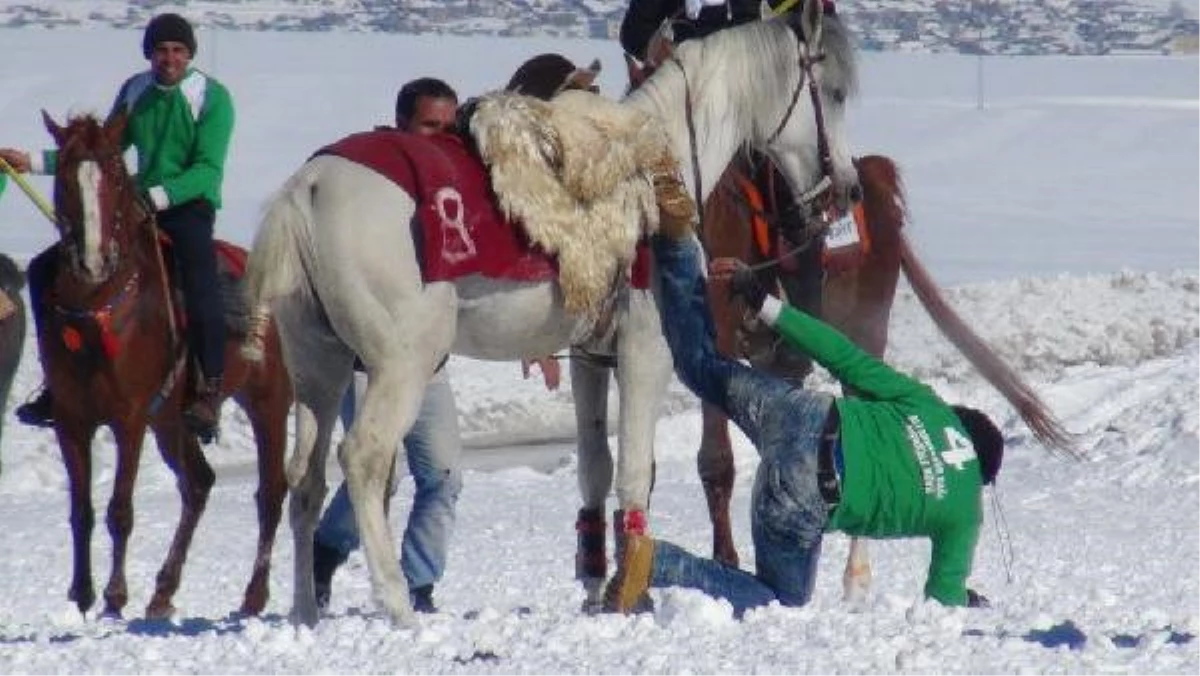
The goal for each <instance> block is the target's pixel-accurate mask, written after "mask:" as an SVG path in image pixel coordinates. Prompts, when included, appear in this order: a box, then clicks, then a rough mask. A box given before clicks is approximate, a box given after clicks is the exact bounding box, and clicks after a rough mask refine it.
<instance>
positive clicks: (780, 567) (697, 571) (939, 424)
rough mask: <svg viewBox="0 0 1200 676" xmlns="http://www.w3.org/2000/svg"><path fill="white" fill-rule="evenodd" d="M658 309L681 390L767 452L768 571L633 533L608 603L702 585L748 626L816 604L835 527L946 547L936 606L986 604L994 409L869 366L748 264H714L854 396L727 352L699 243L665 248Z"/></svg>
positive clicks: (758, 549) (997, 455) (764, 524)
mask: <svg viewBox="0 0 1200 676" xmlns="http://www.w3.org/2000/svg"><path fill="white" fill-rule="evenodd" d="M653 244H654V254H655V264H656V275H657V277H658V282H659V284H660V294H659V311H660V314H661V316H662V324H663V330H664V332H665V333H666V338H667V342H668V344H669V345H670V348H671V354H672V356H673V358H674V361H675V372H676V374H677V375H678V376H679V379H680V380H681V381H682V382H683V383H684V384H685V385H687V386H688V387H689V388H690V389H691V390H692V391H693V392H694V393H695V394H696V395H697V396H699V397H700V398H701V399H703V400H704V401H706V402H708V403H710V404H712V405H714V406H717V407H718V408H720V409H721V410H722V411H724V412H725V413H726V414H727V415H728V416H729V418H730V419H731V420H733V421H734V422H735V423H736V424H737V425H738V426H739V427H740V428H741V429H742V431H743V432H745V434H746V436H747V437H748V438H749V439H750V441H751V442H752V443H753V444H754V446H755V448H757V449H758V452H759V454H760V456H761V462H760V464H759V467H758V474H757V476H756V477H755V482H754V489H753V495H752V497H751V514H750V517H751V527H752V534H753V540H754V552H755V562H756V565H757V570H756V572H755V574H753V575H751V574H750V573H747V572H744V571H742V570H739V569H737V568H735V567H731V566H727V565H725V564H722V563H719V562H717V561H713V560H711V559H706V558H701V557H697V556H694V555H692V554H689V553H688V552H686V551H684V550H683V549H681V548H680V547H678V546H676V545H673V544H671V543H669V542H665V541H656V540H653V539H651V538H649V537H648V536H638V535H629V536H627V537H628V539H627V541H626V545H625V551H624V555H623V557H622V560H621V561H619V562H618V571H617V575H616V576H615V577H614V578H613V579H612V581H610V583H609V586H608V588H607V589H606V599H605V602H606V607H607V609H608V610H611V611H617V612H629V611H631V610H634V609H636V608H637V607H638V606H639V602H640V600H641V599H642V597H643V596H644V595H645V592H646V589H647V587H650V586H653V587H669V586H680V587H689V588H694V589H700V590H702V591H704V592H706V593H709V594H711V595H714V596H718V597H721V598H724V599H727V600H728V601H729V602H730V603H731V604H732V605H733V608H734V611H735V614H736V615H737V616H739V617H740V616H741V615H742V613H743V612H745V610H746V609H748V608H753V607H756V606H761V605H765V604H767V603H770V602H771V601H779V602H780V603H781V604H783V605H785V606H802V605H804V604H805V603H807V602H808V600H809V598H810V597H811V596H812V589H813V584H814V582H815V578H816V571H817V559H818V557H819V556H820V551H821V538H822V536H823V534H824V533H825V531H829V530H838V531H843V532H845V533H847V534H849V535H860V536H867V537H873V538H895V537H927V538H929V539H930V541H931V542H932V545H933V546H932V551H931V556H930V564H929V572H928V576H927V578H926V582H925V596H926V597H927V598H932V599H935V600H937V601H939V602H941V603H943V604H945V605H955V606H962V605H982V604H984V603H986V600H985V599H984V598H983V597H982V596H979V595H977V594H975V593H974V592H972V591H970V590H968V589H967V577H968V576H969V575H970V573H971V561H972V558H973V556H974V552H975V544H976V541H977V540H978V537H979V528H980V523H981V520H982V504H981V499H980V493H981V487H982V486H983V485H985V484H990V483H992V482H994V481H995V479H996V474H997V473H998V472H999V470H1000V463H1001V460H1002V458H1003V452H1004V438H1003V436H1002V435H1001V434H1000V431H999V430H998V429H997V428H996V426H995V425H994V424H993V423H992V422H991V421H990V420H989V419H988V418H987V416H986V415H984V414H983V413H981V412H979V411H977V410H974V409H970V408H966V407H960V406H951V405H949V404H947V403H946V402H944V401H942V399H940V398H939V397H938V395H937V394H936V393H935V392H934V391H933V390H932V389H931V388H929V387H928V386H927V385H923V384H921V383H919V382H917V381H916V380H913V379H912V378H910V377H908V376H906V375H904V374H901V373H899V372H897V371H895V370H893V369H892V368H891V367H889V366H888V365H887V364H884V363H883V362H882V361H880V360H878V359H876V358H874V357H872V356H870V355H868V354H867V353H865V352H863V351H862V350H861V349H859V348H858V347H857V346H856V345H854V344H853V343H852V342H850V340H849V339H847V338H846V337H845V336H843V335H842V334H841V333H839V332H837V331H836V330H835V329H833V328H832V327H830V326H828V325H826V324H824V323H822V322H820V321H819V320H816V319H814V318H812V317H810V316H809V315H807V314H805V313H803V312H801V311H800V310H797V309H795V308H792V307H790V306H788V305H785V304H783V303H782V302H780V301H779V300H778V299H776V298H774V297H772V296H769V295H767V293H766V291H765V290H764V289H763V288H762V287H761V286H760V285H759V284H758V282H757V281H756V280H755V277H754V275H753V274H752V273H751V271H750V270H749V269H748V268H746V267H745V266H744V265H741V264H740V263H739V262H737V261H732V260H729V259H723V260H718V261H714V263H713V265H712V267H711V269H710V272H711V274H713V275H714V276H715V277H717V278H722V277H730V278H731V279H730V286H731V291H732V293H734V294H735V295H738V296H740V297H741V298H742V299H743V300H744V301H745V302H746V305H747V307H748V308H749V309H750V310H751V311H752V312H755V313H757V315H758V316H759V317H760V318H761V319H762V320H763V321H764V322H766V323H767V324H769V325H771V326H773V327H775V329H776V330H777V331H779V333H780V334H781V335H782V336H783V338H784V340H786V341H788V342H789V343H791V344H792V345H793V346H794V347H796V348H797V349H799V350H801V351H802V352H804V353H805V354H808V355H810V356H812V358H813V359H814V360H815V361H817V362H818V363H820V364H821V365H822V366H824V367H825V368H826V369H828V370H829V372H830V373H831V374H833V376H834V377H836V378H837V379H838V380H839V381H841V382H842V383H843V384H844V385H848V386H849V387H850V388H852V389H853V391H854V392H855V394H853V395H850V396H846V397H842V398H835V397H833V396H832V395H829V394H823V393H817V392H812V391H808V390H804V389H802V388H798V387H795V386H793V385H791V384H789V383H788V382H787V381H785V380H782V379H780V378H776V377H773V376H771V375H769V374H766V373H764V372H761V371H757V370H754V369H752V368H749V367H747V366H745V365H743V364H741V363H740V362H738V361H735V360H733V359H730V358H727V357H725V356H723V355H721V354H719V353H718V352H717V350H716V346H715V342H714V338H713V336H714V332H713V325H712V318H711V316H710V314H709V311H708V307H707V304H706V296H705V282H704V279H703V277H702V274H701V260H700V252H699V247H698V246H697V244H696V242H695V241H694V240H691V239H685V240H672V239H669V238H667V237H664V236H661V235H659V236H656V237H655V240H654V243H653Z"/></svg>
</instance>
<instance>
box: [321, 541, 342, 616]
mask: <svg viewBox="0 0 1200 676" xmlns="http://www.w3.org/2000/svg"><path fill="white" fill-rule="evenodd" d="M346 558H347V557H346V555H345V554H342V553H341V552H339V551H338V550H336V549H334V548H333V547H328V546H326V545H323V544H321V543H320V542H319V541H318V540H315V539H314V540H313V582H314V583H315V585H314V586H315V587H316V592H317V607H318V608H320V609H322V610H324V609H326V608H328V607H329V599H330V598H331V597H332V596H333V574H334V573H335V572H337V569H338V566H340V565H342V564H343V563H345V562H346Z"/></svg>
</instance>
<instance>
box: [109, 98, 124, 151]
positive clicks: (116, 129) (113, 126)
mask: <svg viewBox="0 0 1200 676" xmlns="http://www.w3.org/2000/svg"><path fill="white" fill-rule="evenodd" d="M128 122H129V115H127V114H126V112H125V107H124V106H122V107H120V108H118V109H117V110H115V111H113V114H112V115H109V116H108V119H107V120H105V121H104V137H105V139H106V140H107V141H108V142H109V143H110V144H112V145H114V146H117V147H118V148H119V147H121V137H122V136H124V135H125V124H126V123H128Z"/></svg>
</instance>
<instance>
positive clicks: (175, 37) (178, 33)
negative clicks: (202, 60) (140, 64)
mask: <svg viewBox="0 0 1200 676" xmlns="http://www.w3.org/2000/svg"><path fill="white" fill-rule="evenodd" d="M160 42H182V43H183V44H184V46H186V47H187V48H188V51H189V52H191V55H192V56H193V57H194V56H196V34H195V33H193V32H192V24H190V23H188V20H187V19H185V18H183V17H181V16H179V15H178V14H174V13H171V12H168V13H166V14H159V15H158V16H156V17H154V18H153V19H151V20H150V23H148V24H146V32H145V33H144V34H143V35H142V56H145V57H146V58H147V59H148V58H150V55H151V54H152V53H153V52H154V47H155V45H157V44H158V43H160Z"/></svg>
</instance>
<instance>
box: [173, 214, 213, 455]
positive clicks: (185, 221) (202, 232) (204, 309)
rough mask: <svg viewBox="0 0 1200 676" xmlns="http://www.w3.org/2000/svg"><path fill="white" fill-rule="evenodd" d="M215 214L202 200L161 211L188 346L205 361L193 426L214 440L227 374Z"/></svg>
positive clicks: (191, 419) (191, 420)
mask: <svg viewBox="0 0 1200 676" xmlns="http://www.w3.org/2000/svg"><path fill="white" fill-rule="evenodd" d="M215 219H216V212H215V210H214V209H213V207H212V205H211V204H209V203H208V201H206V200H203V199H197V200H193V201H191V202H185V203H183V204H180V205H177V206H173V207H171V208H169V209H167V210H165V211H160V212H159V213H158V226H159V227H160V228H162V229H163V230H164V231H165V232H166V233H167V234H168V235H170V236H171V241H172V242H173V251H174V254H175V260H176V261H178V263H179V270H178V271H179V274H180V282H181V286H182V288H183V295H184V300H185V302H186V304H187V314H188V347H189V348H190V349H191V350H192V354H193V355H195V356H196V358H197V359H198V360H199V362H200V370H201V372H202V373H203V382H202V383H201V384H200V385H201V387H200V388H199V392H198V394H199V396H197V397H196V399H195V400H194V401H193V402H192V403H191V404H190V405H189V406H188V408H187V410H186V411H185V416H186V418H187V420H188V423H189V424H190V425H191V426H192V427H193V429H195V431H196V432H197V433H198V434H200V435H201V437H202V438H211V437H212V436H215V434H216V431H217V427H218V426H219V424H220V407H221V380H222V378H223V376H224V374H225V320H224V317H222V313H221V298H220V295H219V294H218V293H217V284H218V279H217V256H216V251H215V250H214V249H213V226H214V221H215Z"/></svg>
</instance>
